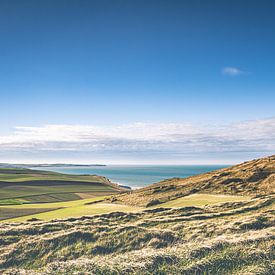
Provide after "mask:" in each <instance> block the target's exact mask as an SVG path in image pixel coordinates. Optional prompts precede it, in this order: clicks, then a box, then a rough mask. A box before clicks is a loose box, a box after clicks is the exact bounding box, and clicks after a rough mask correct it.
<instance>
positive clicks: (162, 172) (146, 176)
mask: <svg viewBox="0 0 275 275" xmlns="http://www.w3.org/2000/svg"><path fill="white" fill-rule="evenodd" d="M225 167H227V166H222V165H107V166H68V167H66V166H65V167H64V166H62V167H55V166H51V167H43V168H41V167H40V168H39V170H47V171H54V172H59V173H66V174H80V175H83V174H91V175H100V176H104V177H107V178H108V179H110V180H111V181H112V182H114V183H118V184H120V185H126V186H129V187H131V188H132V189H137V188H141V187H145V186H147V185H150V184H152V183H155V182H159V181H161V180H164V179H168V178H174V177H179V178H186V177H189V176H194V175H198V174H202V173H206V172H210V171H214V170H217V169H221V168H225Z"/></svg>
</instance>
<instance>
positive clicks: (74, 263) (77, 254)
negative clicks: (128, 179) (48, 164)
mask: <svg viewBox="0 0 275 275" xmlns="http://www.w3.org/2000/svg"><path fill="white" fill-rule="evenodd" d="M274 255H275V253H274V200H273V198H272V196H262V197H261V198H255V199H251V200H250V201H248V202H231V203H226V204H220V205H216V206H208V207H203V208H199V207H183V208H176V209H169V208H157V209H150V210H149V209H148V210H146V211H143V212H135V213H122V212H113V213H110V214H104V215H98V216H91V217H82V218H71V219H67V220H55V221H51V222H29V223H21V224H18V223H17V224H12V223H6V224H1V225H0V273H1V274H114V275H115V274H117V275H118V274H148V275H149V274H186V275H189V274H220V275H224V274H236V275H237V274H239V275H240V274H266V275H267V274H274V271H275V269H274V266H273V264H272V262H273V260H274Z"/></svg>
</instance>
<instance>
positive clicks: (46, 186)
mask: <svg viewBox="0 0 275 275" xmlns="http://www.w3.org/2000/svg"><path fill="white" fill-rule="evenodd" d="M119 191H121V188H119V187H118V186H116V185H114V184H111V183H110V182H109V181H108V180H107V179H106V178H104V177H100V176H95V175H66V174H60V173H54V172H48V171H36V170H30V169H0V205H3V204H5V203H7V204H12V203H14V204H21V203H28V202H29V203H37V202H38V203H41V202H43V203H48V202H58V201H70V200H77V199H81V198H82V196H81V193H84V194H85V195H86V196H87V194H89V195H90V196H91V197H92V196H104V195H110V194H114V193H117V192H119Z"/></svg>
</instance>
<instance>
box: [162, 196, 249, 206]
mask: <svg viewBox="0 0 275 275" xmlns="http://www.w3.org/2000/svg"><path fill="white" fill-rule="evenodd" d="M248 199H249V197H248V196H230V195H212V194H193V195H189V196H186V197H182V198H179V199H175V200H171V201H169V202H166V203H162V204H160V206H161V207H185V206H197V207H201V206H205V205H213V204H216V203H224V202H239V201H246V200H248Z"/></svg>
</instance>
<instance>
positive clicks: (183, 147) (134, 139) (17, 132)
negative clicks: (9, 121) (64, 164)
mask: <svg viewBox="0 0 275 275" xmlns="http://www.w3.org/2000/svg"><path fill="white" fill-rule="evenodd" d="M0 150H1V151H2V153H3V152H6V153H11V152H17V153H20V152H26V151H28V152H36V153H40V154H43V152H45V151H47V152H53V153H54V154H56V156H57V158H58V152H63V153H64V152H75V153H79V152H86V153H89V152H90V153H95V152H96V153H98V154H100V153H106V152H111V153H112V155H113V156H120V155H121V154H124V153H128V154H131V153H134V154H136V155H138V154H143V155H144V154H148V155H149V154H151V153H152V152H154V153H162V154H166V156H167V157H168V156H169V154H170V155H173V154H183V155H184V154H196V153H204V154H208V153H228V152H229V153H230V152H274V151H275V118H270V119H262V120H254V121H245V122H242V123H235V124H230V125H195V124H191V123H163V124H156V123H134V124H126V125H119V126H94V125H45V126H41V127H26V126H25V127H15V128H14V131H13V132H12V134H10V135H4V136H0Z"/></svg>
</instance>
